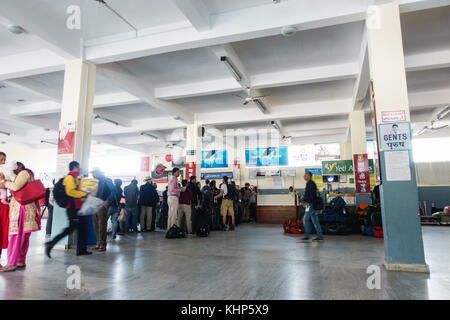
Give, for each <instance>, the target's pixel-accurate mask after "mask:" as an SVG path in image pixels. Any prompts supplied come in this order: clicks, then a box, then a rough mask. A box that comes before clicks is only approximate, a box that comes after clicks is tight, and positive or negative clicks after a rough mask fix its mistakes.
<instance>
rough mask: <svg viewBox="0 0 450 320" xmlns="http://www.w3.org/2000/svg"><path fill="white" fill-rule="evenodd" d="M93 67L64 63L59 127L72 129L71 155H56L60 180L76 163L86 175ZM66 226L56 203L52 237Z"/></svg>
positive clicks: (89, 145)
mask: <svg viewBox="0 0 450 320" xmlns="http://www.w3.org/2000/svg"><path fill="white" fill-rule="evenodd" d="M95 73H96V68H95V65H94V64H92V63H89V62H86V61H83V60H80V59H77V60H71V61H69V62H67V63H66V68H65V75H64V89H63V101H62V109H61V122H60V127H64V126H67V124H72V125H73V126H74V129H75V133H74V147H73V154H68V155H65V156H64V157H61V156H60V155H58V165H57V168H60V169H57V171H58V172H57V175H58V176H59V177H57V178H60V177H61V176H63V175H65V174H66V173H67V172H68V171H69V168H68V167H67V166H68V162H70V161H73V160H75V161H78V162H79V163H80V165H81V170H82V175H87V174H88V173H89V154H90V149H91V132H92V121H93V103H94V94H95ZM67 224H68V220H67V216H66V213H65V209H63V208H59V207H58V206H57V205H56V203H55V208H54V214H53V223H52V236H55V235H56V234H58V233H59V232H60V231H61V230H62V229H64V228H65V227H66V226H67ZM71 243H73V238H72V237H70V238H69V239H68V238H65V239H63V240H61V242H60V244H64V245H66V247H67V246H68V245H70V244H71Z"/></svg>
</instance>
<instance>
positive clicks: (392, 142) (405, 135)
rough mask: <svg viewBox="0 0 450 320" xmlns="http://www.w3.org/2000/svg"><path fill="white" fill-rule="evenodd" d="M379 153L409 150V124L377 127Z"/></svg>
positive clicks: (390, 124) (399, 123) (402, 123)
mask: <svg viewBox="0 0 450 320" xmlns="http://www.w3.org/2000/svg"><path fill="white" fill-rule="evenodd" d="M378 128H379V129H378V133H379V136H380V137H379V141H380V151H397V150H409V149H411V126H410V124H409V122H396V123H389V124H380V125H378Z"/></svg>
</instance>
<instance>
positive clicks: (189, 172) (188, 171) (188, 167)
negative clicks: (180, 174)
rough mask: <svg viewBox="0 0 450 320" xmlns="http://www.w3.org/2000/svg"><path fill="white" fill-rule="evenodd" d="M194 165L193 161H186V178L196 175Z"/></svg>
mask: <svg viewBox="0 0 450 320" xmlns="http://www.w3.org/2000/svg"><path fill="white" fill-rule="evenodd" d="M195 171H196V165H195V162H188V163H186V179H188V180H189V179H190V178H191V177H192V176H195V175H196V172H195Z"/></svg>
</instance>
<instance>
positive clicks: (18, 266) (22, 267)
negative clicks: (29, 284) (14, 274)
mask: <svg viewBox="0 0 450 320" xmlns="http://www.w3.org/2000/svg"><path fill="white" fill-rule="evenodd" d="M26 267H27V265H26V264H23V265H18V264H16V268H17V269H25V268H26Z"/></svg>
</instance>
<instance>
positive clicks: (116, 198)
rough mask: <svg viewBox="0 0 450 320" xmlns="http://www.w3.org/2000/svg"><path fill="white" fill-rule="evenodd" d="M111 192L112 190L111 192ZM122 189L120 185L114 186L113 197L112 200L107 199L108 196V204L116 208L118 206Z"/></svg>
mask: <svg viewBox="0 0 450 320" xmlns="http://www.w3.org/2000/svg"><path fill="white" fill-rule="evenodd" d="M111 193H112V192H111ZM122 195H123V191H122V188H121V187H114V198H113V199H112V200H109V199H110V198H111V196H110V197H108V204H109V206H110V207H113V208H118V207H120V201H121V200H122Z"/></svg>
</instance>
